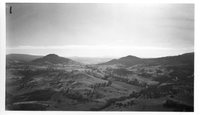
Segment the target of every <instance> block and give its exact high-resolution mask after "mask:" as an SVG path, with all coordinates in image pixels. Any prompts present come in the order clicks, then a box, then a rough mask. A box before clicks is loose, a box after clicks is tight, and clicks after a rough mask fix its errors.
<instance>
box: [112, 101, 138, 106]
mask: <svg viewBox="0 0 200 115" xmlns="http://www.w3.org/2000/svg"><path fill="white" fill-rule="evenodd" d="M134 104H135V101H134V100H130V101H128V102H126V103H121V102H117V103H115V105H116V106H118V107H127V106H132V105H134Z"/></svg>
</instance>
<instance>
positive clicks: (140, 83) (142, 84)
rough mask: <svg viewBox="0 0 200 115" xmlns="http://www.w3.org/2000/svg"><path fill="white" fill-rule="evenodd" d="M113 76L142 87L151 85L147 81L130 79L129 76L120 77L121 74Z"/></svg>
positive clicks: (118, 79)
mask: <svg viewBox="0 0 200 115" xmlns="http://www.w3.org/2000/svg"><path fill="white" fill-rule="evenodd" d="M113 78H114V79H115V80H117V81H121V82H125V83H127V84H131V85H136V86H141V87H148V86H149V85H148V84H147V83H145V82H139V81H138V80H137V79H134V80H129V79H128V78H123V77H120V76H115V77H113Z"/></svg>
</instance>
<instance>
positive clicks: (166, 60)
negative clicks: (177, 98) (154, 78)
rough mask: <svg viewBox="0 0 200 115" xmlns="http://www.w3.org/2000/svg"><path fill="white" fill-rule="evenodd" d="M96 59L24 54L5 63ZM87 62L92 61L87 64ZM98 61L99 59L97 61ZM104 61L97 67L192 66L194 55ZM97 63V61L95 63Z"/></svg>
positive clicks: (59, 62) (66, 62)
mask: <svg viewBox="0 0 200 115" xmlns="http://www.w3.org/2000/svg"><path fill="white" fill-rule="evenodd" d="M95 59H97V58H94V59H92V58H77V57H76V58H73V59H69V58H65V57H60V56H58V55H56V54H49V55H46V56H35V55H26V54H9V55H7V56H6V63H7V64H9V63H30V64H39V65H42V64H67V65H77V64H81V63H85V64H88V63H89V64H91V62H92V61H93V63H94V61H95ZM89 60H92V61H90V62H89ZM99 60H100V59H99ZM103 60H104V61H105V62H104V63H100V64H98V65H117V64H119V65H123V66H125V67H131V66H134V65H138V64H151V65H167V64H170V65H173V64H174V65H177V64H194V53H193V52H192V53H186V54H182V55H177V56H168V57H161V58H139V57H136V56H131V55H129V56H126V57H122V58H119V59H112V60H111V59H110V58H105V59H102V60H100V61H99V62H102V61H103ZM108 60H110V61H108ZM106 61H107V62H106ZM97 62H98V61H97Z"/></svg>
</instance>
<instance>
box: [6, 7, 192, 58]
mask: <svg viewBox="0 0 200 115" xmlns="http://www.w3.org/2000/svg"><path fill="white" fill-rule="evenodd" d="M6 5H7V7H6V8H7V11H6V47H7V53H21V54H36V55H46V54H49V53H56V54H58V55H61V56H65V57H71V56H79V57H122V56H126V55H134V56H138V57H162V56H168V55H178V54H182V53H186V52H193V51H194V5H193V4H109V3H105V4H102V3H90V4H89V3H67V4H58V3H57V4H52V3H51V4H47V3H39V4H36V3H26V4H25V3H21V4H20V3H17V4H16V3H15V4H14V3H9V4H6ZM10 7H12V13H11V14H10V12H9V9H10Z"/></svg>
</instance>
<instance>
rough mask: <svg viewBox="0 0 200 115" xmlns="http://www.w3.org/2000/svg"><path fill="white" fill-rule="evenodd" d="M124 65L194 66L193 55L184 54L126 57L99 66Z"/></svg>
mask: <svg viewBox="0 0 200 115" xmlns="http://www.w3.org/2000/svg"><path fill="white" fill-rule="evenodd" d="M115 64H119V65H124V66H126V67H130V66H134V65H138V64H149V65H171V64H173V65H175V64H176V65H177V64H194V53H186V54H182V55H177V56H168V57H161V58H139V57H135V56H131V55H129V56H126V57H122V58H119V59H113V60H111V61H108V62H105V63H101V64H99V65H115Z"/></svg>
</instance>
